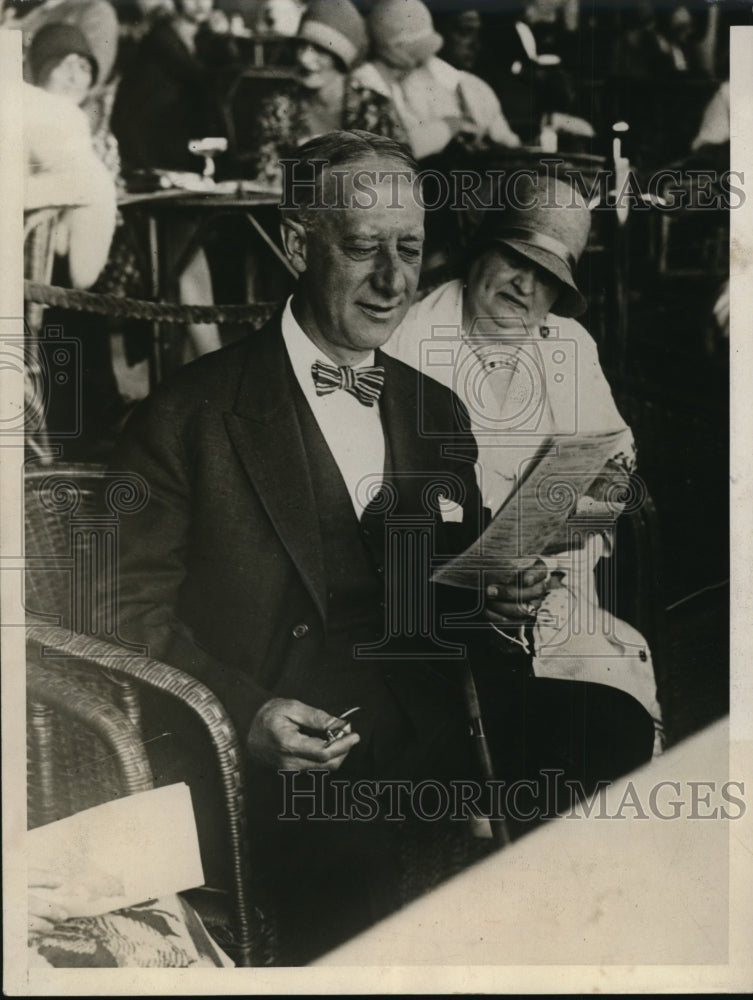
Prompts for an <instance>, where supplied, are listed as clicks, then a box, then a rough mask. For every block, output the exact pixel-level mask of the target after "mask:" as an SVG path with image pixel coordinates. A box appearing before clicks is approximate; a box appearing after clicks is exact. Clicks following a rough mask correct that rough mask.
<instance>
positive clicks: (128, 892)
mask: <svg viewBox="0 0 753 1000" xmlns="http://www.w3.org/2000/svg"><path fill="white" fill-rule="evenodd" d="M26 837H27V851H28V866H29V869H32V868H40V869H44V870H48V871H51V872H54V873H55V874H56V875H60V876H61V877H62V878H63V879H64V885H62V886H60V887H59V888H56V889H34V890H33V892H34V895H35V896H40V897H44V898H45V899H49V900H51V901H53V902H57V903H59V904H60V905H61V906H63V907H65V909H66V910H67V911H68V913H69V914H70V916H72V917H93V916H98V915H99V914H102V913H108V912H110V911H111V910H118V909H121V908H122V907H124V906H134V905H136V904H138V903H144V902H146V901H147V900H149V899H156V898H158V897H159V896H165V895H169V894H170V893H175V892H182V891H183V890H185V889H193V888H195V887H196V886H200V885H203V883H204V872H203V869H202V866H201V856H200V854H199V840H198V836H197V833H196V820H195V818H194V813H193V806H192V804H191V793H190V791H189V788H188V785H186V784H185V783H182V782H181V783H178V784H174V785H166V786H165V787H164V788H153V789H151V790H149V791H147V792H139V793H137V794H136V795H129V796H127V797H126V798H122V799H114V800H113V801H112V802H105V803H104V804H103V805H99V806H94V807H93V808H92V809H85V810H83V811H82V812H79V813H75V814H74V815H73V816H68V817H66V818H65V819H61V820H58V821H57V822H55V823H48V824H46V825H45V826H39V827H36V828H35V829H34V830H29V831H28V832H27V834H26Z"/></svg>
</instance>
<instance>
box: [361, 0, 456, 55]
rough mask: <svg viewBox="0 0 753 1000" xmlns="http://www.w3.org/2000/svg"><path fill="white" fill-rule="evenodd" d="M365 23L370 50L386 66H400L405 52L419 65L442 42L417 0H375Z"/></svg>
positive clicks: (426, 9)
mask: <svg viewBox="0 0 753 1000" xmlns="http://www.w3.org/2000/svg"><path fill="white" fill-rule="evenodd" d="M368 25H369V34H370V35H371V41H372V44H373V46H374V52H375V53H376V55H377V57H378V58H380V59H382V60H383V61H384V62H386V63H388V64H389V65H395V66H402V65H403V61H404V56H405V53H410V56H411V57H412V58H413V60H415V62H416V63H418V65H422V64H423V63H425V62H426V61H427V60H428V59H430V58H431V57H432V56H434V55H436V54H437V52H439V50H440V49H441V48H442V46H443V45H444V39H443V38H442V36H441V35H440V34H439V33H438V32H436V31H435V30H434V22H433V21H432V19H431V12H430V11H429V8H428V7H427V6H426V5H425V4H423V3H421V0H377V2H376V4H375V5H374V7H373V9H372V11H371V13H370V14H369V18H368Z"/></svg>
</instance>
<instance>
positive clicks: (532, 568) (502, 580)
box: [484, 558, 548, 625]
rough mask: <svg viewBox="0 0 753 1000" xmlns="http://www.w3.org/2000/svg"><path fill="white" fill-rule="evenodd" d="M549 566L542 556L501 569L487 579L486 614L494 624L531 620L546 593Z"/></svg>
mask: <svg viewBox="0 0 753 1000" xmlns="http://www.w3.org/2000/svg"><path fill="white" fill-rule="evenodd" d="M547 576H548V570H547V568H546V564H545V563H544V562H543V560H541V559H538V558H537V559H535V560H533V561H531V562H530V563H529V564H528V565H527V566H526V565H524V566H522V567H520V568H518V569H515V570H509V571H505V572H500V573H499V574H498V576H497V578H496V579H495V580H492V581H491V582H489V583H487V587H486V606H485V608H484V615H485V617H486V618H488V619H489V621H490V622H494V624H495V625H510V624H521V623H525V622H531V621H533V619H534V618H535V617H536V612H537V611H538V609H539V608H540V607H541V604H542V602H543V600H544V598H545V597H546V594H547V583H546V581H547Z"/></svg>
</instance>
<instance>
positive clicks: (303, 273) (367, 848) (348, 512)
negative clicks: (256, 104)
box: [113, 132, 650, 963]
mask: <svg viewBox="0 0 753 1000" xmlns="http://www.w3.org/2000/svg"><path fill="white" fill-rule="evenodd" d="M298 159H299V163H298V166H297V168H296V169H295V170H289V171H288V172H287V181H288V185H287V189H286V193H285V201H284V203H283V209H284V210H283V224H282V235H283V243H284V246H285V250H286V253H287V255H288V258H289V259H290V261H291V263H292V265H293V267H294V268H295V270H296V271H297V273H298V275H299V281H298V284H297V287H296V291H295V294H294V295H293V296H292V298H291V300H289V301H288V303H287V304H286V305H285V308H284V310H283V311H282V314H281V315H278V316H277V317H275V318H274V319H273V320H272V321H271V322H270V323H269V324H268V325H267V326H266V327H265V328H264V329H262V330H260V331H259V332H258V333H254V334H251V335H250V336H249V337H247V338H246V339H244V340H241V341H240V342H237V343H235V344H233V345H231V346H230V347H228V348H226V349H224V350H222V351H219V352H217V353H215V354H212V355H208V356H206V357H204V358H202V359H200V360H199V361H197V362H196V363H194V364H193V365H190V366H189V367H188V368H186V369H184V370H183V371H182V372H180V373H179V374H178V376H177V377H176V378H175V379H174V380H173V381H172V382H171V383H170V384H168V385H166V386H164V387H161V388H160V389H158V390H157V391H156V392H155V393H154V394H153V395H152V397H150V399H149V400H147V401H146V402H145V404H144V405H143V406H142V407H141V408H140V409H139V410H138V411H137V412H136V413H135V414H134V416H133V418H132V420H131V422H130V424H129V426H128V428H127V433H126V435H125V436H124V439H123V441H122V444H121V446H120V449H119V451H118V453H117V454H116V456H115V458H114V460H113V464H114V467H115V468H117V469H129V470H132V471H136V472H138V473H140V474H141V475H142V476H143V477H144V479H145V480H146V482H147V484H148V487H149V501H148V503H147V505H146V506H145V507H144V508H143V509H142V510H141V511H138V512H137V513H135V514H134V515H133V516H132V517H129V518H128V519H127V520H126V522H124V524H123V532H122V536H121V563H122V575H121V590H120V631H121V636H122V637H123V638H125V639H128V640H131V641H137V642H141V643H145V644H147V646H148V649H149V652H150V654H151V655H153V656H156V657H159V658H161V659H164V660H166V661H167V662H168V663H172V664H175V665H176V666H179V667H181V668H183V669H184V670H187V671H188V672H190V673H191V674H193V675H194V676H196V677H197V678H199V679H200V680H202V681H204V682H205V683H206V684H207V685H208V686H209V687H211V688H212V689H213V690H214V691H215V692H216V693H217V694H218V696H219V697H220V699H221V700H222V701H223V703H224V704H225V706H226V707H227V710H228V712H229V713H230V715H231V717H232V718H233V721H234V723H235V725H236V727H237V730H238V733H239V736H240V739H241V741H242V743H243V744H244V745H245V748H246V751H247V754H248V758H249V762H250V770H249V783H250V786H251V792H250V794H249V801H250V804H251V805H252V807H253V812H252V815H251V816H250V819H251V821H252V826H253V828H254V831H255V845H254V855H253V856H254V858H255V861H256V866H257V870H258V869H261V870H263V871H265V872H266V873H267V874H268V876H269V882H270V889H271V894H272V895H273V896H274V897H275V901H276V903H277V905H278V906H279V909H280V919H281V927H282V929H283V937H284V941H283V943H284V945H285V952H284V960H285V961H288V962H291V963H300V962H304V961H307V960H309V959H310V958H311V957H313V956H315V955H316V954H319V953H321V952H322V951H324V950H326V949H327V948H329V947H331V946H333V945H334V944H336V943H337V942H338V941H340V940H342V939H343V938H344V937H347V936H348V935H349V934H352V933H355V932H356V931H357V930H359V929H362V928H364V927H366V926H368V925H369V924H370V923H371V922H373V920H375V919H377V918H378V917H379V916H382V915H384V914H386V913H387V912H389V910H390V909H393V908H394V907H395V906H397V905H399V902H400V891H399V884H400V877H401V876H400V859H399V857H398V854H399V851H398V846H397V845H398V841H399V832H400V830H399V827H398V826H396V824H395V823H394V822H393V823H390V822H389V821H387V820H385V821H379V820H378V821H376V822H368V823H358V822H352V821H351V822H347V821H340V820H333V821H332V822H321V821H317V820H316V819H314V818H310V819H309V820H304V821H301V822H284V821H282V822H280V821H278V820H277V819H276V817H277V815H278V814H279V813H281V812H282V811H283V809H284V807H285V802H284V800H283V796H282V788H281V780H282V779H281V777H280V775H279V771H280V770H283V769H285V770H288V771H290V770H300V771H302V772H306V771H307V770H308V769H315V768H320V769H325V770H327V771H329V772H333V771H337V772H338V776H343V777H344V778H347V779H349V780H351V781H357V780H362V779H384V778H392V779H400V780H406V781H408V780H414V781H417V780H422V779H428V778H430V779H437V780H440V781H445V782H446V781H448V780H451V779H453V778H465V779H468V778H473V777H476V776H477V768H476V766H475V762H474V755H473V752H472V746H471V741H470V738H469V735H468V725H467V715H466V711H465V708H464V702H463V688H462V684H461V680H460V678H461V673H460V671H461V668H462V664H463V656H464V652H465V643H464V642H463V641H461V640H462V638H463V633H462V632H460V631H459V630H457V629H455V630H451V629H449V628H447V626H446V624H444V625H443V623H442V612H443V611H448V610H449V611H453V612H455V614H456V615H458V614H460V613H462V614H464V615H465V616H466V619H467V618H468V617H470V618H473V616H474V615H475V616H479V615H480V614H482V613H492V614H497V615H502V616H503V617H504V618H505V619H507V620H510V619H513V620H515V619H518V620H521V619H523V620H524V619H525V618H526V615H530V611H531V607H536V606H537V605H538V603H540V601H541V598H542V596H543V594H544V591H545V584H544V575H545V571H542V570H540V569H539V568H537V567H532V568H531V569H530V571H529V572H528V573H527V574H524V575H523V577H522V579H518V580H515V582H512V581H506V580H505V579H500V581H499V582H498V584H496V591H495V592H493V593H492V594H491V595H490V596H488V597H487V598H486V608H482V604H483V603H484V602H483V601H482V600H481V597H480V595H478V594H476V593H475V592H473V591H472V590H467V591H462V590H459V589H455V588H439V587H435V586H433V585H431V584H430V582H429V577H430V570H431V566H432V564H436V563H437V562H441V560H442V559H443V558H445V557H447V556H449V555H452V554H453V553H456V552H458V551H461V550H462V549H463V548H465V547H466V546H467V545H468V544H469V543H470V542H471V541H472V540H473V539H474V538H475V537H476V536H477V535H478V533H479V530H480V527H481V524H482V516H483V511H482V507H481V501H480V497H479V492H478V489H477V486H476V480H475V471H474V460H475V457H476V448H475V443H474V441H473V438H472V435H471V434H470V431H469V429H468V421H467V414H466V413H465V411H464V409H463V407H462V405H461V404H460V402H459V401H458V399H457V398H456V397H455V396H454V394H453V393H451V392H449V391H448V390H447V389H445V388H444V387H442V386H440V385H439V383H436V382H434V381H433V380H431V379H429V378H426V377H423V376H421V375H420V374H419V373H417V372H415V371H414V370H413V369H411V368H409V367H408V366H405V365H403V364H402V363H400V362H398V361H395V360H394V359H391V358H389V357H387V356H385V355H383V354H382V353H381V352H380V350H379V348H380V347H381V346H382V345H383V344H384V343H385V342H386V341H387V339H388V338H389V336H390V335H391V333H392V332H393V330H394V329H395V328H396V327H397V325H398V324H399V323H400V321H401V320H402V319H403V317H404V315H405V313H406V311H407V309H408V307H409V305H410V303H411V301H412V298H413V295H414V292H415V289H416V285H417V281H418V275H419V269H420V263H421V252H422V242H423V210H422V208H421V207H420V204H419V203H418V201H417V199H416V197H415V196H414V194H415V192H414V182H415V179H416V167H415V163H414V162H413V160H412V159H411V157H410V155H409V154H408V153H407V152H406V151H405V150H404V149H403V147H401V146H400V145H399V144H397V143H395V142H393V141H392V140H388V139H382V138H378V137H376V136H372V135H370V134H369V133H363V132H341V133H330V134H329V135H326V136H323V137H322V138H321V139H317V140H313V141H312V142H310V143H308V144H306V146H304V147H302V148H301V149H300V150H299V158H298ZM312 170H313V186H312ZM315 191H316V192H318V195H319V196H320V201H323V202H324V204H326V205H328V206H330V207H327V208H324V209H322V208H320V207H317V206H318V203H317V198H316V197H315V196H314V192H315ZM443 591H444V592H443ZM492 598H493V599H492ZM477 631H484V630H477ZM485 631H486V633H491V630H490V629H486V630H485ZM493 634H494V635H496V633H493ZM497 652H498V657H497V659H498V661H500V662H501V659H502V657H503V656H504V655H506V657H507V662H508V663H512V662H514V661H515V660H516V654H515V653H514V652H509V653H508V654H503V652H502V651H501V650H498V651H497ZM352 708H358V711H357V712H356V713H354V714H353V715H352V718H349V719H348V724H347V726H343V729H342V732H341V733H340V737H339V738H337V739H331V738H330V737H329V736H328V734H327V731H328V730H330V731H332V730H333V729H334V730H336V729H337V728H338V727H340V726H341V716H342V713H344V712H347V710H348V709H352ZM513 711H516V708H514V709H513ZM649 728H650V721H649ZM649 739H650V734H649ZM309 805H311V804H310V803H309ZM319 805H324V807H325V811H327V805H330V806H331V802H330V800H329V799H327V803H324V804H323V803H319ZM329 814H330V815H331V812H330V813H329ZM455 825H456V826H457V824H455Z"/></svg>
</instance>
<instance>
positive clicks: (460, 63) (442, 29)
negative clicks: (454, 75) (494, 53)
mask: <svg viewBox="0 0 753 1000" xmlns="http://www.w3.org/2000/svg"><path fill="white" fill-rule="evenodd" d="M434 26H435V27H436V29H437V31H438V32H439V34H440V35H441V36H442V38H443V39H444V45H443V46H442V48H441V49H440V50H439V55H440V56H441V57H442V59H444V60H445V62H448V63H449V64H450V65H451V66H454V67H455V69H462V70H465V72H466V73H473V72H474V71H475V69H476V63H477V62H478V57H479V53H480V52H481V15H480V14H479V12H478V11H477V10H460V11H451V12H450V13H447V12H443V13H439V14H435V15H434Z"/></svg>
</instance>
